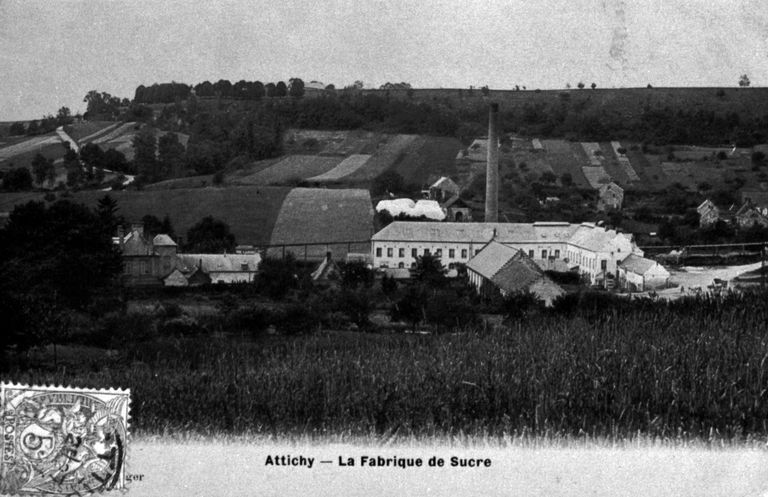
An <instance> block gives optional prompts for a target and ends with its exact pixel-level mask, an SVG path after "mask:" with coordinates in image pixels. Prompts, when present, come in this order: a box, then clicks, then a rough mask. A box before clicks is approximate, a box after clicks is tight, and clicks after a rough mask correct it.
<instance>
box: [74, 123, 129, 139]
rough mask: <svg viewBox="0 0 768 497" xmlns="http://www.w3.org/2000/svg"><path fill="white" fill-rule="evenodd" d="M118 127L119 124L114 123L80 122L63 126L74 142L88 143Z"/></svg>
mask: <svg viewBox="0 0 768 497" xmlns="http://www.w3.org/2000/svg"><path fill="white" fill-rule="evenodd" d="M120 125H121V123H119V122H114V121H80V122H77V123H73V124H68V125H67V126H64V131H65V132H66V133H67V134H68V135H69V136H70V137H72V139H73V140H75V141H76V142H78V143H80V142H81V141H82V143H88V142H89V141H91V140H92V139H94V138H96V137H97V136H99V135H101V134H103V133H108V132H109V131H111V130H113V129H115V128H117V127H119V126H120Z"/></svg>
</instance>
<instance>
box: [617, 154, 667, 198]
mask: <svg viewBox="0 0 768 497" xmlns="http://www.w3.org/2000/svg"><path fill="white" fill-rule="evenodd" d="M627 156H628V157H629V158H630V160H631V161H632V164H634V169H635V171H636V172H637V174H638V175H639V176H640V179H641V181H642V183H643V185H645V186H648V187H650V188H653V189H657V188H664V186H666V185H667V182H666V179H665V176H664V171H662V169H661V166H660V165H659V164H660V163H659V161H658V157H656V156H654V157H647V156H645V155H644V154H643V153H642V152H640V151H638V150H629V151H627ZM651 159H654V160H651Z"/></svg>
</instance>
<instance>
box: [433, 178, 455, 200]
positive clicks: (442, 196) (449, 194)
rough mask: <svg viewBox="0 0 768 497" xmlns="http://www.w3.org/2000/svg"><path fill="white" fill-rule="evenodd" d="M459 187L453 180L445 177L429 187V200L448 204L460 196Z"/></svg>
mask: <svg viewBox="0 0 768 497" xmlns="http://www.w3.org/2000/svg"><path fill="white" fill-rule="evenodd" d="M459 191H460V189H459V185H457V184H456V182H455V181H453V180H452V179H451V178H448V177H446V176H443V177H442V178H440V179H439V180H437V181H435V182H434V183H433V184H432V185H430V187H429V200H436V201H437V202H439V203H441V204H442V203H444V202H447V201H448V200H449V199H451V198H453V197H457V196H458V195H459Z"/></svg>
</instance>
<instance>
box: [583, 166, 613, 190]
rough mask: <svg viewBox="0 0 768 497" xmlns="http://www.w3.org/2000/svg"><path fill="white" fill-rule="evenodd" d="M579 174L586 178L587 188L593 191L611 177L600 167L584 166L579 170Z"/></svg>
mask: <svg viewBox="0 0 768 497" xmlns="http://www.w3.org/2000/svg"><path fill="white" fill-rule="evenodd" d="M581 172H582V174H583V175H584V177H585V178H587V182H589V186H591V187H592V188H594V189H595V190H597V189H598V188H600V187H601V186H602V185H603V184H605V183H608V182H610V181H611V176H610V175H609V174H608V172H606V170H605V168H604V167H602V166H584V167H582V168H581Z"/></svg>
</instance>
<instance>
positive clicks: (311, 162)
mask: <svg viewBox="0 0 768 497" xmlns="http://www.w3.org/2000/svg"><path fill="white" fill-rule="evenodd" d="M341 162H342V159H341V157H323V156H319V155H289V156H288V157H285V158H284V159H283V160H281V161H280V162H278V163H277V164H274V165H272V166H270V167H268V168H266V169H264V170H263V171H259V172H257V173H254V174H251V175H249V176H245V177H243V178H240V179H238V183H242V184H251V185H269V184H276V183H284V182H287V181H291V180H294V179H306V178H310V177H313V176H321V175H323V174H324V173H327V172H329V171H331V170H332V169H333V168H335V167H336V166H338V165H339V164H340V163H341Z"/></svg>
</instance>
